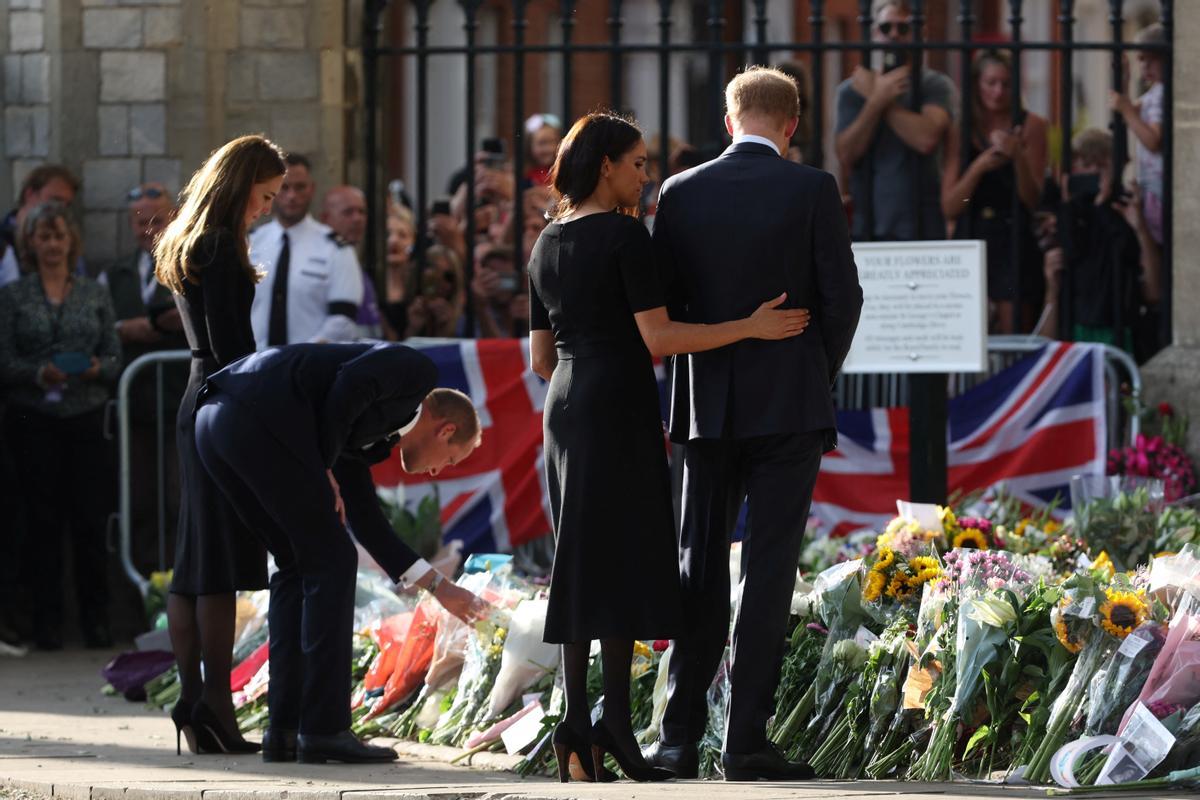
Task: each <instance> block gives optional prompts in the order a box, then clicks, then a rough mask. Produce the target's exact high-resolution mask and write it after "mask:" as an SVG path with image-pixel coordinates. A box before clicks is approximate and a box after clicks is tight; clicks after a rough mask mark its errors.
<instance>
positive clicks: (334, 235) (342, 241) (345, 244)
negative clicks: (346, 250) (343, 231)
mask: <svg viewBox="0 0 1200 800" xmlns="http://www.w3.org/2000/svg"><path fill="white" fill-rule="evenodd" d="M325 235H326V236H328V237H329V241H331V242H333V243H334V244H336V245H337V246H338V247H349V246H350V243H349V242H347V241H346V240H345V239H343V238H342V237H340V236H338V235H337V233H336V232H335V231H330V232H329V233H327V234H325Z"/></svg>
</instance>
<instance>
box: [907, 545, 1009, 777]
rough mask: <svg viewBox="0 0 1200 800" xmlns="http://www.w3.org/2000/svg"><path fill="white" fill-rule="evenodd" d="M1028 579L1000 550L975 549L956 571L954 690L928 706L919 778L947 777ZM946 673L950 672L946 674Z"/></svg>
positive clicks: (914, 771)
mask: <svg viewBox="0 0 1200 800" xmlns="http://www.w3.org/2000/svg"><path fill="white" fill-rule="evenodd" d="M973 530H978V529H973ZM960 563H961V562H960ZM1029 580H1030V576H1029V575H1028V573H1026V572H1024V571H1023V570H1021V569H1020V568H1018V567H1017V566H1016V565H1014V564H1013V563H1012V560H1011V558H1010V557H1009V556H1008V555H1007V554H1006V553H1003V552H1001V551H992V552H973V553H970V554H968V555H967V557H966V559H965V564H962V567H961V571H960V572H959V574H958V618H957V624H956V626H955V658H954V661H955V664H954V677H953V690H952V691H950V692H944V693H943V695H942V698H943V699H945V698H946V697H948V702H946V703H945V705H944V707H942V706H941V705H939V706H937V707H935V708H933V709H932V710H931V713H930V717H931V719H932V722H933V736H932V738H931V739H930V742H929V747H928V749H927V750H926V751H925V754H924V756H922V758H921V759H920V761H918V762H917V763H916V764H915V765H914V766H913V769H912V770H911V773H910V774H912V775H913V776H914V777H916V778H918V779H919V780H946V779H948V778H949V777H950V767H951V761H952V758H953V755H954V748H955V744H956V743H957V741H958V733H959V726H960V725H961V724H963V723H964V722H969V721H970V718H969V715H970V714H971V712H972V706H973V705H974V703H975V699H976V696H977V694H978V692H979V689H980V685H981V682H982V680H983V675H984V673H985V669H986V668H987V667H989V666H991V665H992V664H994V663H996V662H997V661H998V660H999V659H1000V658H1001V657H1002V655H1003V654H1004V651H1003V650H1001V648H1002V647H1003V646H1004V645H1005V644H1006V643H1007V642H1008V639H1009V636H1010V634H1011V633H1012V632H1013V631H1014V629H1015V628H1016V625H1017V620H1018V613H1019V611H1020V609H1021V604H1022V600H1021V598H1022V597H1023V596H1024V595H1025V593H1026V591H1027V588H1028V583H1029ZM948 675H949V672H948V671H947V672H946V673H944V676H948Z"/></svg>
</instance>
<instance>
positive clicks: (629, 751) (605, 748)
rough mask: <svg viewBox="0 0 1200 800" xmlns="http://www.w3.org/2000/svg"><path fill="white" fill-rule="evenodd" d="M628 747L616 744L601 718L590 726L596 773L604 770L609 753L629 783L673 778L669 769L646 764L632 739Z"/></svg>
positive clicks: (593, 764)
mask: <svg viewBox="0 0 1200 800" xmlns="http://www.w3.org/2000/svg"><path fill="white" fill-rule="evenodd" d="M629 745H630V747H629V748H623V747H622V745H621V744H620V743H618V740H617V737H615V736H613V734H612V732H611V731H610V730H609V729H608V726H607V725H605V724H604V718H603V717H601V718H600V719H598V720H596V724H594V725H592V769H594V770H595V771H596V772H599V771H600V770H602V769H604V755H605V753H611V754H612V757H613V758H615V759H616V760H617V766H619V767H620V768H621V771H622V772H624V773H625V777H626V778H629V779H630V780H631V781H637V782H639V783H645V782H647V781H669V780H671V779H672V778H674V777H675V773H674V772H671V770H669V769H663V768H662V767H652V766H650V765H649V764H647V763H646V759H645V758H643V757H642V751H641V749H639V748H638V746H637V742H636V741H634V740H633V739H632V738H631V739H630V740H629Z"/></svg>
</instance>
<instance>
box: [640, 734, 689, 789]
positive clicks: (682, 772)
mask: <svg viewBox="0 0 1200 800" xmlns="http://www.w3.org/2000/svg"><path fill="white" fill-rule="evenodd" d="M642 758H644V759H646V763H647V764H649V765H650V766H652V767H662V768H663V769H667V770H670V771H671V772H674V773H675V777H676V778H679V779H681V780H694V779H696V778H698V777H700V752H699V748H697V747H696V745H694V744H681V745H670V744H663V743H662V742H661V741H658V742H655V743H654V744H650V745H646V746H645V747H643V748H642Z"/></svg>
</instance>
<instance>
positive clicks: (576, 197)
mask: <svg viewBox="0 0 1200 800" xmlns="http://www.w3.org/2000/svg"><path fill="white" fill-rule="evenodd" d="M641 140H642V131H641V129H640V128H638V126H637V125H635V124H634V123H633V122H632V121H631V120H629V119H626V118H625V117H622V116H619V115H617V114H614V113H612V112H609V111H593V112H592V113H591V114H585V115H584V116H582V117H580V118H579V119H577V120H575V124H574V125H572V126H571V130H569V131H567V135H566V136H564V137H563V140H562V142H561V143H560V144H559V145H558V156H557V157H556V158H555V159H554V166H553V167H552V168H551V170H550V186H551V187H552V188H553V190H554V195H555V203H554V205H553V206H551V208H550V212H549V216H550V218H551V219H562V218H563V217H565V216H567V215H569V214H570V213H571V212H572V211H574V210H575V209H576V208H578V207H579V205H580V204H581V203H582V202H583V201H584V200H587V199H588V198H589V197H591V196H592V193H593V192H595V191H596V187H597V186H599V185H600V171H601V169H602V168H603V166H604V159H606V158H607V159H608V160H609V161H619V160H620V159H621V157H622V156H624V155H625V154H626V153H628V152H629V151H630V150H632V149H633V147H634V145H636V144H637V143H638V142H640V141H641ZM621 211H622V212H624V213H626V214H633V215H636V214H637V209H636V208H635V209H621Z"/></svg>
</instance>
